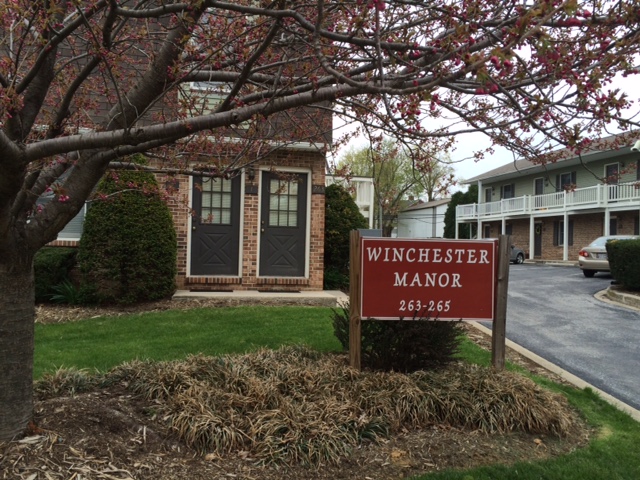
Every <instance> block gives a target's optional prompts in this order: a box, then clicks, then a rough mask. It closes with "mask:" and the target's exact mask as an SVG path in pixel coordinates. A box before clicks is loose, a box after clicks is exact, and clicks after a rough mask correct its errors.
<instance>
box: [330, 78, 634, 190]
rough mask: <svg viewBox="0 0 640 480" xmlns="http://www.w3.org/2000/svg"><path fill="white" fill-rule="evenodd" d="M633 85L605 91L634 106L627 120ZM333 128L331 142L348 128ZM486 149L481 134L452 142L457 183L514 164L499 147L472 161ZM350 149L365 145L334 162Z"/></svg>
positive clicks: (629, 81) (623, 82) (627, 81)
mask: <svg viewBox="0 0 640 480" xmlns="http://www.w3.org/2000/svg"><path fill="white" fill-rule="evenodd" d="M637 82H638V77H637V76H634V75H632V76H629V77H627V78H622V77H621V76H618V77H617V78H616V79H615V80H614V81H613V82H612V84H611V86H610V87H609V88H617V89H620V90H622V91H624V92H626V93H627V94H628V95H629V97H630V99H631V100H634V101H635V104H634V106H633V107H632V108H630V109H629V110H628V112H627V114H628V116H629V117H631V116H634V115H640V113H639V112H640V99H639V98H638V93H637V92H638V87H637ZM334 118H335V117H334ZM636 120H637V117H636ZM335 121H336V120H334V122H335ZM336 127H337V131H336V132H335V133H334V136H335V138H337V137H338V136H340V133H341V132H340V128H349V127H339V126H337V125H336ZM617 131H618V130H617V129H615V128H612V129H611V130H610V131H609V132H607V133H606V134H605V136H606V135H610V134H612V133H616V132H617ZM490 145H491V143H490V141H489V140H488V138H487V137H486V136H485V135H484V134H482V133H471V134H465V135H459V136H458V137H457V138H456V146H455V150H453V151H451V152H450V156H451V160H452V162H453V167H454V169H455V175H456V178H457V179H458V180H459V181H461V180H465V179H469V178H473V177H475V176H477V175H480V174H482V173H485V172H488V171H490V170H493V169H494V168H498V167H501V166H503V165H506V164H507V163H510V162H513V161H514V160H515V159H514V156H513V154H512V153H511V152H510V151H509V150H507V149H506V148H501V147H494V150H495V152H494V153H493V154H486V155H485V158H484V159H482V160H480V161H476V160H475V159H474V158H473V153H474V152H475V151H478V150H483V149H486V148H487V147H489V146H490ZM351 146H354V147H356V148H360V147H365V146H367V142H366V140H365V139H364V138H363V137H358V138H354V139H353V140H352V141H351V142H349V144H348V145H347V146H346V147H343V148H342V149H341V150H340V151H339V152H338V156H337V158H340V155H341V154H342V153H343V152H344V151H346V150H348V149H349V148H350V147H351ZM458 190H466V186H464V185H458V186H456V187H454V188H452V191H451V193H455V192H456V191H458Z"/></svg>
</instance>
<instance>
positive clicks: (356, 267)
mask: <svg viewBox="0 0 640 480" xmlns="http://www.w3.org/2000/svg"><path fill="white" fill-rule="evenodd" d="M349 241H350V250H349V365H351V366H352V367H353V368H355V369H357V370H360V367H361V364H360V361H361V360H360V351H361V345H360V344H361V339H362V323H361V322H362V318H361V317H360V302H361V300H362V299H361V298H360V282H361V280H362V278H361V272H360V233H359V232H358V231H357V230H352V231H351V234H350V237H349Z"/></svg>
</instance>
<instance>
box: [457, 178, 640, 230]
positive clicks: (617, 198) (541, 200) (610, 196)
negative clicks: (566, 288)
mask: <svg viewBox="0 0 640 480" xmlns="http://www.w3.org/2000/svg"><path fill="white" fill-rule="evenodd" d="M629 202H634V203H637V204H638V208H640V182H630V183H622V184H618V185H596V186H593V187H586V188H577V189H575V190H573V191H568V192H565V191H562V192H553V193H546V194H544V195H525V196H523V197H515V198H507V199H503V200H499V201H497V202H487V203H479V204H476V203H473V204H467V205H458V206H457V207H456V219H457V221H464V220H473V219H480V218H485V219H486V218H490V217H493V218H500V217H502V216H506V215H518V214H523V215H526V214H532V213H541V212H547V213H549V212H554V213H555V212H557V213H562V212H563V211H565V210H569V209H571V210H577V209H586V208H605V207H606V206H614V205H619V204H621V203H629Z"/></svg>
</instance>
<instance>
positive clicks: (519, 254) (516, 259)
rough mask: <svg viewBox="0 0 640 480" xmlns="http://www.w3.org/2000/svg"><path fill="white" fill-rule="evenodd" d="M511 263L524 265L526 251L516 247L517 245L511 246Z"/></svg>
mask: <svg viewBox="0 0 640 480" xmlns="http://www.w3.org/2000/svg"><path fill="white" fill-rule="evenodd" d="M510 261H511V263H518V264H520V263H524V250H522V249H521V248H518V247H516V246H515V245H511V257H510Z"/></svg>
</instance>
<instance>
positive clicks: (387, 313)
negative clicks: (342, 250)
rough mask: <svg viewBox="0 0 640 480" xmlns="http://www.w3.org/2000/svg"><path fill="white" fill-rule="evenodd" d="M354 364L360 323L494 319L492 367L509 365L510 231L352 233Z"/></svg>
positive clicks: (351, 356) (351, 355)
mask: <svg viewBox="0 0 640 480" xmlns="http://www.w3.org/2000/svg"><path fill="white" fill-rule="evenodd" d="M350 247H351V251H350V260H349V262H350V292H349V293H350V303H349V305H350V311H349V317H350V322H349V362H350V365H351V366H352V367H354V368H356V369H360V367H361V333H362V321H364V320H367V319H376V320H403V319H404V320H409V319H414V318H416V319H417V318H428V317H430V318H433V319H436V320H459V319H463V320H479V321H492V322H493V323H494V334H493V338H492V359H493V366H494V367H495V368H496V369H498V370H502V369H503V368H504V350H505V348H504V344H505V324H506V302H507V287H508V281H509V236H501V237H500V239H499V241H498V242H496V240H448V239H444V240H443V239H407V238H374V237H361V236H360V234H359V232H357V231H352V232H351V236H350Z"/></svg>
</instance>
